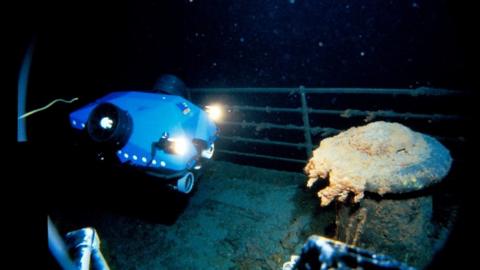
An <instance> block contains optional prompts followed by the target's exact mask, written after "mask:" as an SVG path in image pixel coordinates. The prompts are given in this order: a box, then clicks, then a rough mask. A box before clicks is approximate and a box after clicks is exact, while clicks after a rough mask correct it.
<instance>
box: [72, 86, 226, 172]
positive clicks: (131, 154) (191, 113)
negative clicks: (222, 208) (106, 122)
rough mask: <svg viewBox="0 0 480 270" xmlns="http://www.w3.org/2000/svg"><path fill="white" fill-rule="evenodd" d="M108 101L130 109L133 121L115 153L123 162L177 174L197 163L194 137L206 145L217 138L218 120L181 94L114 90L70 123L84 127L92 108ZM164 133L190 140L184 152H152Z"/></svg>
mask: <svg viewBox="0 0 480 270" xmlns="http://www.w3.org/2000/svg"><path fill="white" fill-rule="evenodd" d="M106 102H108V103H111V104H114V105H116V106H117V107H119V108H120V109H122V110H124V111H127V112H128V114H129V115H130V117H131V119H132V122H133V126H132V133H131V136H130V137H129V139H128V141H127V143H126V144H125V145H124V146H123V147H122V148H121V149H118V150H117V153H116V156H117V157H118V159H119V161H120V162H121V163H125V164H129V165H132V166H136V167H141V168H144V169H147V170H150V171H157V172H160V173H170V174H172V173H177V174H178V172H182V171H185V170H190V169H191V168H192V167H193V166H195V164H196V163H197V160H198V157H199V155H200V151H199V149H198V148H197V147H195V145H194V144H193V140H194V139H196V140H200V141H203V142H204V143H205V145H206V146H207V147H208V146H210V145H211V144H212V143H213V142H214V141H215V140H216V139H217V126H216V125H215V123H214V122H213V121H212V120H211V119H210V118H209V117H208V114H207V113H206V112H205V111H203V110H202V109H201V108H199V107H198V106H196V105H194V104H192V103H191V102H190V101H188V100H186V99H184V98H182V97H180V96H174V95H166V94H157V93H148V92H139V91H123V92H114V93H111V94H109V95H107V96H104V97H102V98H99V99H97V100H95V101H94V102H92V103H90V104H88V105H86V106H84V107H82V108H80V109H78V110H76V111H74V112H72V113H71V114H70V124H71V126H72V127H73V128H75V129H78V130H83V129H85V128H86V125H87V121H88V118H89V115H90V113H91V112H92V110H93V109H94V108H95V107H96V106H98V105H99V104H101V103H106ZM165 132H167V133H168V134H169V137H170V138H184V139H186V140H187V141H188V146H187V151H186V153H185V154H183V155H178V154H174V153H169V152H168V151H163V150H158V149H157V150H156V151H153V148H152V144H154V143H156V142H158V141H159V139H160V138H161V137H162V134H164V133H165ZM152 151H153V152H152Z"/></svg>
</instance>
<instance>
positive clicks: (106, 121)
mask: <svg viewBox="0 0 480 270" xmlns="http://www.w3.org/2000/svg"><path fill="white" fill-rule="evenodd" d="M100 126H101V127H102V128H103V129H111V128H112V126H113V120H112V119H111V118H110V117H108V116H105V117H103V118H102V119H101V120H100Z"/></svg>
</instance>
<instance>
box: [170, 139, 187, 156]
mask: <svg viewBox="0 0 480 270" xmlns="http://www.w3.org/2000/svg"><path fill="white" fill-rule="evenodd" d="M168 140H169V141H170V142H171V145H170V149H171V150H172V151H173V153H175V154H177V155H181V156H183V155H185V154H186V153H187V150H188V141H187V139H185V138H168Z"/></svg>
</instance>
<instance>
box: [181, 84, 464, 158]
mask: <svg viewBox="0 0 480 270" xmlns="http://www.w3.org/2000/svg"><path fill="white" fill-rule="evenodd" d="M199 94H200V95H204V94H207V95H211V94H223V95H225V94H228V95H238V94H288V95H292V94H298V95H299V98H300V104H301V107H297V108H285V107H270V106H264V107H261V106H250V105H247V106H245V105H229V106H225V109H226V110H228V111H232V112H249V111H250V112H262V113H267V114H269V113H292V114H301V117H302V124H303V125H294V124H291V123H282V124H278V123H270V122H255V121H246V120H243V121H241V122H238V121H229V120H228V119H227V120H225V121H223V122H220V123H219V125H220V126H222V125H224V126H235V127H240V128H255V129H256V130H257V131H259V130H264V129H279V130H290V131H291V130H296V131H303V134H304V142H303V143H293V142H286V141H278V140H270V139H265V138H244V137H240V136H221V137H220V139H222V140H228V141H231V142H243V143H248V144H263V145H274V146H285V147H293V148H303V149H305V154H306V156H307V159H308V158H309V157H311V156H312V149H313V144H312V135H320V136H322V137H328V136H331V135H335V134H337V133H338V132H340V131H342V129H338V128H335V127H324V126H313V127H312V126H311V124H310V117H311V115H326V116H339V117H342V118H353V117H365V119H366V122H369V121H371V120H373V119H375V118H378V117H380V118H393V119H403V120H409V119H415V120H432V121H446V120H459V119H462V117H461V116H460V115H449V114H437V113H432V114H426V113H412V112H396V111H393V110H376V111H370V110H357V109H345V110H333V109H321V108H310V107H309V106H308V103H307V95H310V94H330V95H331V94H335V95H352V94H354V95H383V96H411V97H419V96H425V97H428V96H441V97H450V96H462V95H463V93H462V92H457V91H452V90H447V89H439V88H427V87H420V88H416V89H390V88H305V87H302V86H301V87H297V88H192V89H190V93H189V96H192V95H193V96H194V95H199ZM217 151H218V152H220V153H226V154H229V155H237V156H246V157H255V158H263V159H272V160H281V161H287V162H295V163H305V162H306V160H302V159H295V158H290V157H288V158H287V157H279V156H273V155H265V154H257V153H246V152H241V151H238V150H226V149H217Z"/></svg>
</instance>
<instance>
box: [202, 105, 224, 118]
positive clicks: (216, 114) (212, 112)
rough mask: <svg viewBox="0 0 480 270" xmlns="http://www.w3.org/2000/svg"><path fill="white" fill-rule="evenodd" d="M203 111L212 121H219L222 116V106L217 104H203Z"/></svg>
mask: <svg viewBox="0 0 480 270" xmlns="http://www.w3.org/2000/svg"><path fill="white" fill-rule="evenodd" d="M205 109H206V110H205V111H206V112H207V113H208V116H209V117H210V119H212V120H213V121H216V122H217V121H220V120H221V119H222V116H223V108H222V106H220V105H218V104H214V105H208V106H205Z"/></svg>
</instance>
